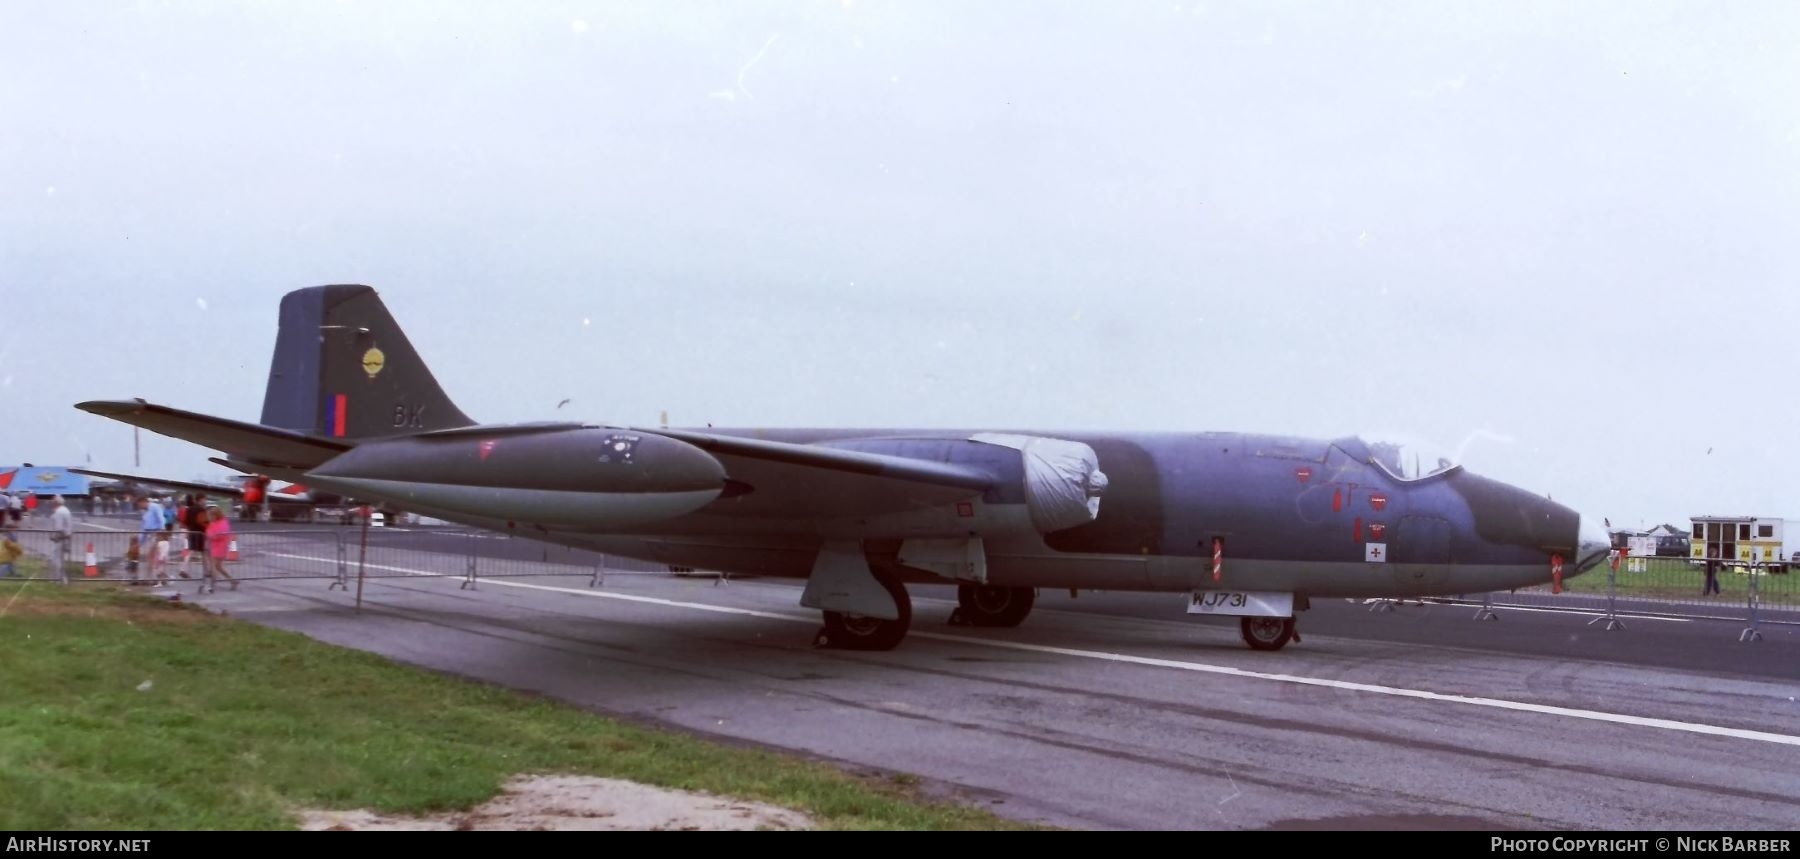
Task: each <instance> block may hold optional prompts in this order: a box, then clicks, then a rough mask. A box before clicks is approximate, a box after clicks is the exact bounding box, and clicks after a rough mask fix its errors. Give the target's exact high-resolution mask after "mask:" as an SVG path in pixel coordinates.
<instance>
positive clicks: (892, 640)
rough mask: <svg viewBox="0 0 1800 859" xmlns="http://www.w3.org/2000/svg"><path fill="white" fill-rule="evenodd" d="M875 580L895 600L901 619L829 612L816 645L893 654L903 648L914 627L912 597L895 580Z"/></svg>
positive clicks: (878, 576)
mask: <svg viewBox="0 0 1800 859" xmlns="http://www.w3.org/2000/svg"><path fill="white" fill-rule="evenodd" d="M875 580H876V581H877V582H880V583H881V586H882V587H883V588H885V589H887V592H888V595H889V596H891V597H893V598H894V605H895V607H897V608H898V609H899V610H900V617H899V618H898V619H896V620H886V619H883V618H879V617H868V616H865V615H858V614H850V613H847V612H841V611H826V612H824V615H825V628H824V629H821V630H819V634H818V637H816V638H815V639H813V643H814V644H815V645H817V646H819V647H832V648H836V649H838V650H893V649H894V648H895V647H897V646H899V644H900V642H901V641H902V640H904V639H905V638H906V632H907V630H908V629H910V628H911V627H912V597H910V596H908V595H907V593H906V587H905V586H904V585H902V584H900V583H899V582H897V581H894V579H893V578H892V577H891V576H888V575H885V574H882V573H875Z"/></svg>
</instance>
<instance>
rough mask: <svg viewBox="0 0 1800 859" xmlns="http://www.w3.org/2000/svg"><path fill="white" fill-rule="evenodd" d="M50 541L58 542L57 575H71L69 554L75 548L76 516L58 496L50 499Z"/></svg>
mask: <svg viewBox="0 0 1800 859" xmlns="http://www.w3.org/2000/svg"><path fill="white" fill-rule="evenodd" d="M50 539H52V540H55V541H56V574H57V575H58V576H63V577H66V576H68V574H69V553H70V552H71V551H73V550H74V547H75V514H73V513H70V512H69V508H68V506H67V505H65V504H63V497H62V496H61V495H58V496H56V497H54V498H52V499H50Z"/></svg>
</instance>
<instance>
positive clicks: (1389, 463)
mask: <svg viewBox="0 0 1800 859" xmlns="http://www.w3.org/2000/svg"><path fill="white" fill-rule="evenodd" d="M1334 445H1335V446H1336V447H1337V448H1338V449H1339V450H1342V451H1343V452H1344V453H1345V454H1347V455H1349V456H1350V457H1351V458H1353V459H1356V460H1357V461H1359V462H1366V463H1370V464H1372V465H1375V466H1376V467H1378V468H1380V469H1381V470H1382V471H1384V472H1386V473H1387V475H1388V476H1389V477H1392V478H1393V479H1395V480H1398V481H1400V482H1402V483H1414V482H1417V481H1420V480H1428V479H1430V478H1433V477H1437V476H1439V475H1443V474H1448V473H1450V472H1452V471H1455V470H1456V469H1458V468H1461V467H1462V465H1461V464H1460V463H1459V462H1457V459H1458V457H1457V455H1456V453H1455V452H1454V451H1451V450H1449V449H1447V448H1444V447H1441V446H1439V445H1436V444H1433V443H1432V442H1429V441H1426V440H1424V439H1419V438H1414V437H1411V436H1404V435H1394V434H1386V433H1383V434H1363V435H1357V436H1352V437H1350V438H1347V439H1340V440H1338V441H1337V442H1334Z"/></svg>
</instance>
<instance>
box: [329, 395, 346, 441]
mask: <svg viewBox="0 0 1800 859" xmlns="http://www.w3.org/2000/svg"><path fill="white" fill-rule="evenodd" d="M348 401H349V398H348V397H346V396H344V395H343V394H338V395H337V399H336V400H335V401H333V403H332V406H333V408H332V410H331V434H332V435H334V436H338V437H339V438H342V437H343V435H344V419H345V417H346V413H347V412H348V411H349V410H350V404H349V402H348Z"/></svg>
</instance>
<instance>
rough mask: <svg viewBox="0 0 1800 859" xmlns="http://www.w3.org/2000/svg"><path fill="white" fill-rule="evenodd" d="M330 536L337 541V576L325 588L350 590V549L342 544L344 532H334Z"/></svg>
mask: <svg viewBox="0 0 1800 859" xmlns="http://www.w3.org/2000/svg"><path fill="white" fill-rule="evenodd" d="M332 537H333V538H334V539H333V542H335V543H337V578H336V579H333V580H332V582H331V586H330V587H327V588H326V590H329V591H337V590H343V591H347V590H350V549H349V547H347V546H345V545H344V532H342V531H338V532H335V533H333V534H332Z"/></svg>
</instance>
